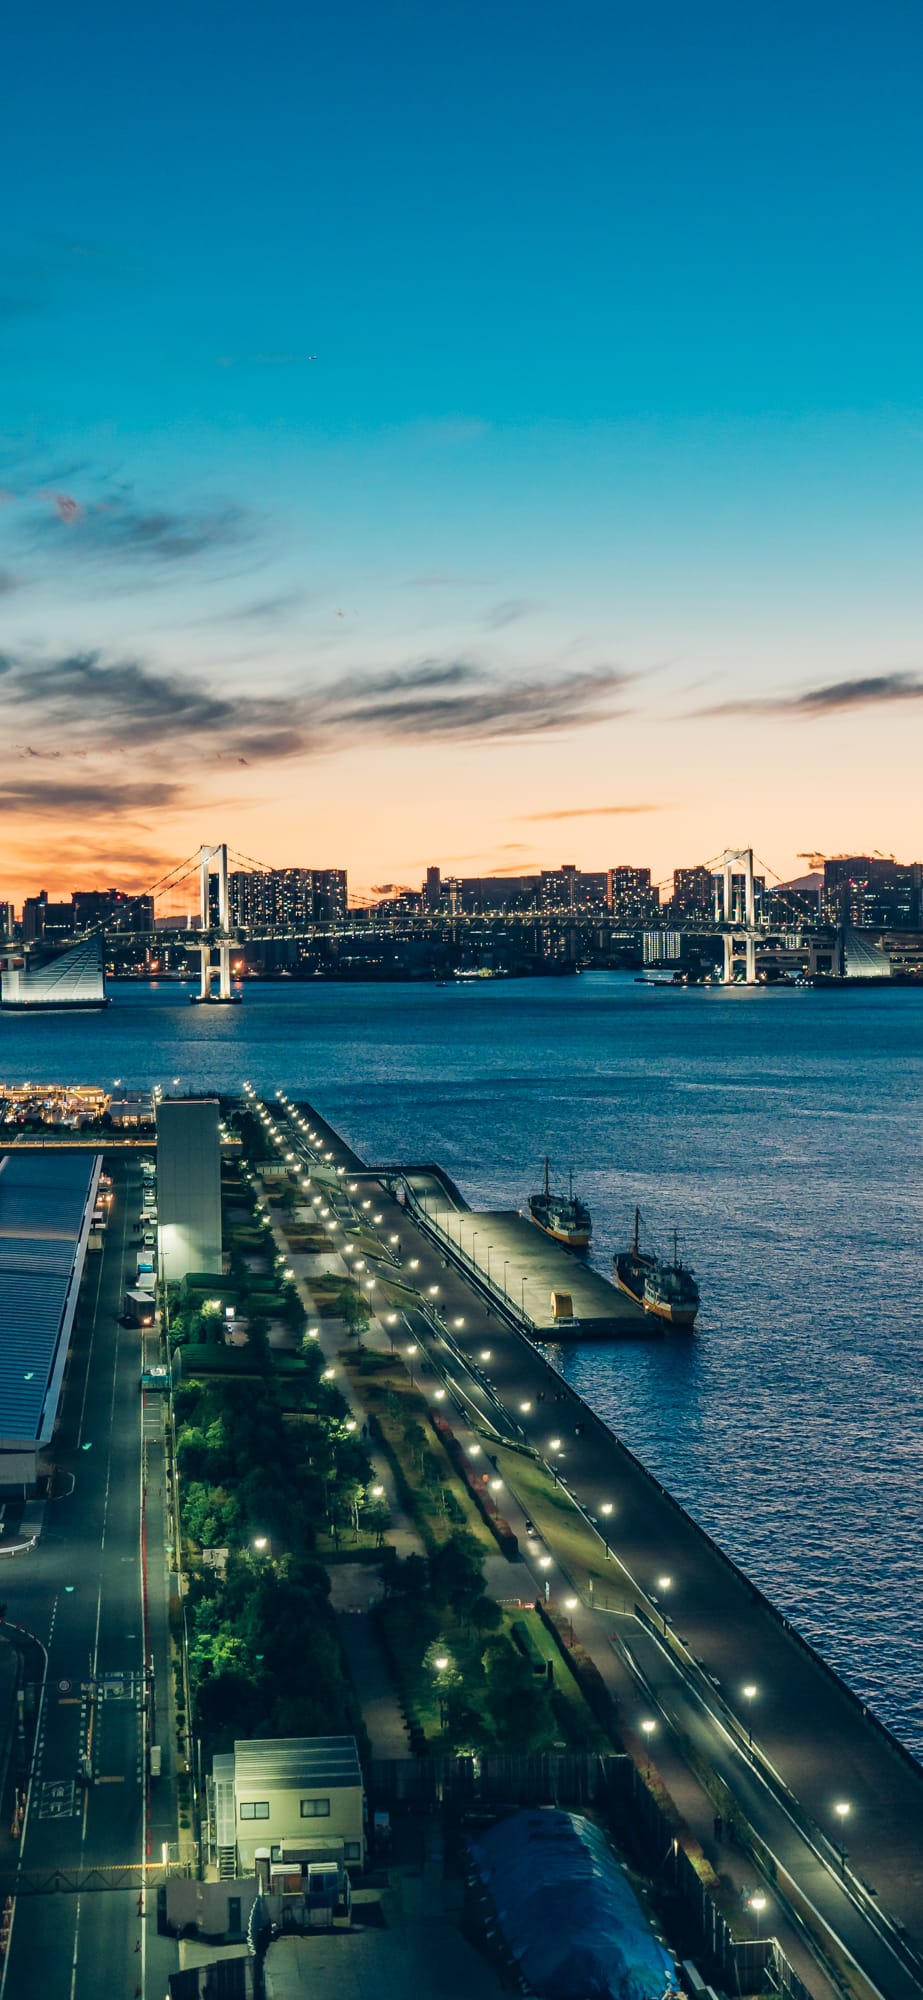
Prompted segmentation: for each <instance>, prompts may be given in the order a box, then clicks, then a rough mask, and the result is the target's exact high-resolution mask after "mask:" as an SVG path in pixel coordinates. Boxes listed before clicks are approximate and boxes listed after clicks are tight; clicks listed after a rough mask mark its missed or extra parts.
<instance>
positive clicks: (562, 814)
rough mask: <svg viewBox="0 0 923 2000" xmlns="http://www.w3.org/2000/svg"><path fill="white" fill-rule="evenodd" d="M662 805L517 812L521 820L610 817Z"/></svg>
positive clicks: (654, 809) (656, 809) (657, 808)
mask: <svg viewBox="0 0 923 2000" xmlns="http://www.w3.org/2000/svg"><path fill="white" fill-rule="evenodd" d="M663 810H664V808H663V806H655V805H639V806H562V807H561V808H560V809H559V810H558V811H557V812H539V813H519V814H518V817H519V818H520V819H523V820H546V819H611V818H619V819H620V818H621V817H622V815H623V814H625V813H657V812H663Z"/></svg>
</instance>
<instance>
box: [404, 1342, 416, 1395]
mask: <svg viewBox="0 0 923 2000" xmlns="http://www.w3.org/2000/svg"><path fill="white" fill-rule="evenodd" d="M416 1351H417V1344H416V1341H415V1340H412V1341H411V1343H410V1346H409V1347H406V1348H405V1349H404V1352H405V1354H406V1356H407V1368H408V1373H409V1375H410V1386H411V1388H413V1357H414V1355H415V1354H416Z"/></svg>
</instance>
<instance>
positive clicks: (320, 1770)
mask: <svg viewBox="0 0 923 2000" xmlns="http://www.w3.org/2000/svg"><path fill="white" fill-rule="evenodd" d="M234 1759H235V1766H236V1769H235V1784H236V1789H237V1791H238V1793H240V1792H242V1791H250V1790H252V1789H253V1787H254V1786H255V1785H265V1784H269V1785H270V1786H272V1787H273V1788H275V1789H277V1790H279V1791H297V1790H298V1789H299V1787H306V1788H307V1789H308V1790H312V1789H314V1788H316V1787H317V1786H318V1785H325V1786H332V1787H334V1788H336V1787H337V1786H339V1785H361V1783H362V1771H361V1767H360V1764H359V1752H358V1750H357V1748H356V1739H355V1737H354V1736H280V1737H255V1738H253V1739H248V1740H246V1741H243V1742H240V1743H235V1745H234Z"/></svg>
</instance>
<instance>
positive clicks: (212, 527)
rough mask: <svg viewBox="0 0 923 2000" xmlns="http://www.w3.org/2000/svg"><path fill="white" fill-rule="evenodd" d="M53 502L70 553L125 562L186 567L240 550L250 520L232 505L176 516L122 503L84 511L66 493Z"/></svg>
mask: <svg viewBox="0 0 923 2000" xmlns="http://www.w3.org/2000/svg"><path fill="white" fill-rule="evenodd" d="M51 499H52V506H53V508H54V511H55V514H56V515H57V519H58V521H59V522H60V524H61V525H62V526H63V527H65V528H67V529H68V530H69V541H70V546H71V547H72V548H73V549H74V550H76V551H79V552H80V553H82V554H86V553H88V552H89V553H90V554H93V555H96V556H113V557H116V558H120V559H122V560H124V561H127V562H141V563H184V562H189V561H190V560H191V559H193V558H195V557H197V556H205V555H210V554H212V553H213V552H215V551H219V552H221V551H224V550H225V549H232V548H239V547H240V545H241V543H242V542H244V541H247V540H249V538H250V535H251V533H252V526H251V522H250V518H249V516H248V515H247V513H246V511H245V510H244V508H242V507H238V506H236V505H229V506H224V507H218V508H214V509H212V510H211V511H208V510H204V511H203V510H199V511H196V510H194V509H193V510H190V511H187V512H180V511H178V510H171V509H169V508H161V509H157V508H152V509H148V510H145V509H142V508H139V507H136V506H133V505H130V504H126V503H123V502H121V501H102V502H98V503H90V504H88V505H85V506H84V505H81V504H80V502H79V501H77V500H76V499H74V498H73V496H72V495H70V494H65V493H55V494H53V495H52V496H51ZM52 525H54V524H52Z"/></svg>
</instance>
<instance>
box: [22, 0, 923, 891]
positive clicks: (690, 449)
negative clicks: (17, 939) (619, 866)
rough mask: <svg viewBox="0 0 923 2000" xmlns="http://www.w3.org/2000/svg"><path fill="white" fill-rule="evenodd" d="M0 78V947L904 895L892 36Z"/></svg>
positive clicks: (61, 31) (904, 536)
mask: <svg viewBox="0 0 923 2000" xmlns="http://www.w3.org/2000/svg"><path fill="white" fill-rule="evenodd" d="M9 48H10V61H11V65H12V67H13V70H14V72H15V74H16V75H17V77H18V80H19V83H18V90H17V95H16V101H15V102H14V103H12V104H11V105H10V107H9V115H8V119H7V121H6V129H5V133H4V137H3V140H2V142H0V143H2V145H3V146H4V147H5V149H6V152H7V178H8V181H9V182H10V183H11V184H12V182H13V180H14V179H15V183H16V186H17V190H18V199H17V207H16V216H15V220H13V221H11V222H9V223H8V225H7V227H6V229H5V232H4V253H5V254H4V264H5V274H4V285H3V297H2V300H0V353H2V364H3V369H4V380H5V391H6V393H5V410H6V418H5V434H4V437H3V440H2V456H0V488H2V492H0V503H2V504H0V607H2V614H3V615H2V638H0V655H2V673H0V717H2V722H3V727H4V731H5V739H6V742H7V745H8V755H7V759H6V767H5V773H4V779H3V782H2V786H0V803H2V808H3V814H4V823H5V833H6V838H5V841H4V852H3V879H2V881H0V894H2V895H3V897H5V898H7V899H15V900H18V899H21V897H22V896H23V895H24V894H28V893H30V892H32V891H33V890H34V888H35V886H36V885H37V884H38V883H43V884H44V885H45V886H47V888H48V890H49V892H50V893H51V894H59V893H62V892H64V891H65V890H66V891H68V892H69V890H70V889H71V888H73V887H76V888H89V887H91V886H93V885H94V884H95V883H97V882H99V881H103V880H104V881H112V882H115V883H117V884H118V885H120V886H122V887H123V888H125V889H127V890H134V891H143V890H144V889H146V888H147V887H149V886H150V884H151V882H152V881H153V880H154V879H155V878H156V877H157V875H158V874H159V873H160V872H162V867H163V865H164V864H167V865H168V864H169V863H170V861H172V860H173V859H174V858H176V857H178V856H181V855H183V854H185V853H188V852H189V851H190V850H191V849H193V848H194V847H197V846H198V844H199V843H200V842H201V841H202V840H206V841H208V840H212V839H216V838H220V837H221V834H222V830H223V828H224V827H226V825H227V824H228V823H230V822H233V824H234V826H235V828H237V829H239V831H238V833H237V835H236V837H237V838H239V839H240V842H241V845H242V846H243V847H244V848H246V849H247V850H248V851H249V852H251V853H254V854H257V855H259V856H261V857H263V858H264V859H265V860H266V861H267V862H268V863H270V864H273V865H277V866H282V865H285V864H286V862H287V861H288V859H289V858H290V854H291V852H292V850H293V849H294V850H295V851H297V852H305V853H307V852H310V854H311V855H312V857H313V858H314V860H315V861H316V863H317V865H318V866H321V867H333V866H345V867H346V868H347V869H348V871H349V876H350V883H351V886H353V887H354V889H355V891H356V893H357V894H359V895H362V894H364V893H366V892H371V891H372V890H373V889H375V888H377V887H380V886H381V885H384V884H386V883H391V884H396V885H399V886H404V885H409V886H414V885H415V883H416V882H417V881H418V880H419V879H420V877H421V875H422V873H423V872H424V871H425V868H426V867H427V865H429V864H436V865H439V866H440V867H441V868H442V870H443V872H444V873H445V874H465V873H469V872H471V873H483V874H487V873H491V872H494V873H502V872H504V871H509V872H510V873H517V874H518V873H532V872H535V871H536V870H539V869H541V868H548V867H556V866H558V865H560V859H561V856H562V855H564V856H566V857H567V859H569V860H572V861H574V862H575V863H576V865H577V866H578V867H580V868H584V869H586V868H591V867H593V866H594V864H595V863H596V861H597V858H598V856H599V854H600V851H601V850H606V851H608V853H610V854H613V853H614V850H615V847H616V840H615V836H617V849H618V853H619V856H620V858H621V859H622V861H624V863H625V864H626V865H650V866H651V868H652V870H653V873H654V877H655V879H665V878H666V876H667V875H668V874H669V872H670V870H671V869H672V867H673V866H674V864H676V863H677V862H679V863H681V864H682V865H690V866H691V865H694V864H695V863H696V862H699V861H704V860H707V859H708V858H709V857H710V856H712V855H714V854H717V853H720V852H721V851H722V850H723V849H724V847H725V846H727V845H728V844H733V845H739V846H745V845H750V844H752V845H753V847H754V848H755V850H756V851H757V853H758V854H760V855H761V856H762V857H763V858H764V860H765V862H766V864H767V865H768V867H769V868H770V869H771V870H772V871H773V872H774V873H777V874H778V875H779V876H780V877H781V878H782V879H789V878H791V877H794V876H797V875H798V874H799V873H801V872H803V871H804V867H805V865H806V864H805V863H804V862H803V861H802V860H800V859H799V850H817V851H824V852H827V853H862V852H864V851H867V850H868V848H869V846H870V845H871V834H870V829H872V828H873V827H874V830H875V844H876V845H880V846H881V847H882V848H883V849H885V850H892V851H893V852H894V853H895V854H898V855H901V854H903V855H907V856H908V857H912V856H913V855H914V854H915V853H916V852H917V851H918V850H919V839H918V835H917V832H916V819H915V792H916V789H917V763H918V754H919V753H918V721H919V704H920V702H921V700H923V671H921V668H920V664H919V636H918V635H919V623H920V610H921V586H920V579H919V561H918V547H917V544H918V532H917V518H918V513H919V498H920V465H921V459H920V430H919V414H918V412H919V335H918V326H919V314H920V273H919V268H918V263H917V262H916V261H915V260H914V259H913V258H912V257H911V256H910V255H909V254H908V250H907V245H908V244H909V243H912V242H914V241H915V240H916V234H917V219H916V217H917V190H918V187H919V184H920V167H921V160H920V145H921V142H920V134H919V130H918V122H917V113H916V102H915V95H916V93H915V78H916V75H917V73H918V65H919V54H920V30H919V23H918V21H917V20H916V19H915V18H914V17H913V16H912V15H911V14H910V12H909V11H908V10H907V9H906V8H904V7H902V6H899V5H897V4H895V5H892V6H891V7H890V8H888V9H886V10H885V14H884V15H882V14H881V12H880V10H876V12H875V13H874V14H873V12H872V10H871V8H870V7H868V6H865V5H855V6H852V7H850V8H848V9H846V10H845V11H844V10H843V9H834V8H833V7H832V5H828V4H826V0H824V4H821V5H819V6H818V7H816V8H815V9H813V10H812V11H811V14H810V17H809V18H808V19H805V16H804V11H803V9H796V8H795V6H794V5H793V4H790V3H789V4H783V5H782V6H781V7H777V8H776V9H774V10H773V13H772V17H771V19H770V18H769V16H768V15H767V16H765V17H764V16H761V15H759V14H756V15H754V14H752V13H751V14H749V15H747V16H746V17H743V16H741V14H740V11H739V10H738V9H735V8H732V7H731V6H730V4H727V0H712V4H710V5H707V6H706V7H705V8H704V9H703V10H699V11H698V13H697V14H696V17H695V20H694V21H693V20H692V19H691V18H690V17H689V15H688V11H687V10H684V9H682V8H680V7H679V5H678V4H676V0H664V4H663V5H661V6H660V7H658V8H657V9H655V10H653V11H651V12H649V13H648V14H647V15H646V16H644V18H639V17H637V15H636V14H633V13H629V11H628V10H627V9H616V10H615V11H613V10H611V9H606V8H603V7H602V6H597V5H587V6H585V7H584V8H583V9H581V10H578V14H577V16H576V17H570V18H569V20H568V22H567V24H566V26H563V25H562V24H560V23H559V22H558V21H557V19H556V18H555V17H554V16H553V15H552V14H551V13H550V12H541V11H540V12H539V13H538V14H536V13H535V11H534V10H531V11H529V12H528V13H527V12H526V10H525V9H524V8H521V7H518V6H514V7H512V8H510V9H507V10H505V11H504V14H503V17H502V19H498V18H497V17H496V12H495V10H488V9H487V8H486V7H485V6H483V5H481V6H477V5H476V6H475V7H473V8H471V9H469V10H468V11H467V13H466V16H465V22H464V31H463V33H458V32H456V29H455V27H454V26H453V24H452V23H450V22H448V21H446V20H442V19H438V18H434V17H433V15H432V12H431V10H425V9H424V8H422V7H421V6H419V5H415V4H412V0H410V3H409V4H406V5H404V6H403V7H401V8H399V9H398V11H397V13H396V14H393V15H392V16H391V17H389V19H388V21H387V23H386V22H384V21H383V20H382V19H380V18H379V17H376V16H374V15H372V14H371V12H370V10H368V9H367V8H365V7H363V6H362V5H353V6H352V7H347V8H346V9H345V10H341V11H340V12H339V13H338V15H337V18H336V19H330V18H324V19H322V20H314V19H311V20H310V21H309V20H308V19H307V17H302V16H301V15H300V14H299V13H298V12H297V11H296V10H293V9H290V8H288V7H286V6H275V7H272V6H271V7H270V8H269V10H268V11H267V12H266V13H265V14H264V15H263V16H262V17H261V20H260V28H259V36H258V37H257V36H256V35H255V34H254V32H253V26H252V20H251V17H250V15H249V12H248V10H246V9H244V8H242V7H240V6H239V5H237V6H235V5H231V6H230V7H228V8H225V9H222V10H221V13H220V14H219V13H218V11H217V10H216V9H212V8H210V7H205V8H203V9H201V10H197V12H196V15H195V17H194V19H192V20H186V19H185V18H184V19H183V20H182V22H181V19H180V16H179V14H178V12H176V11H172V10H170V9H168V10H167V11H166V13H162V14H161V15H160V16H159V17H158V23H157V27H156V30H155V29H154V28H153V27H152V26H151V25H150V24H149V23H146V22H144V21H142V20H128V19H126V18H125V17H124V15H123V14H122V13H121V12H120V11H119V10H116V9H115V8H114V6H112V5H111V4H110V0H100V4H99V5H97V7H96V8H95V9H94V10H93V12H92V16H91V19H90V20H89V22H88V21H87V20H86V19H83V18H81V19H80V20H79V21H78V20H77V19H75V18H74V17H73V16H72V15H71V14H70V13H69V12H68V10H66V9H64V8H63V7H62V6H61V5H60V4H59V0H54V4H53V5H52V8H51V12H50V16H46V17H43V22H42V25H41V28H40V27H39V25H38V24H37V23H35V22H33V21H30V20H29V19H27V18H25V17H23V18H20V19H18V20H17V21H16V22H14V23H12V24H11V26H10V30H9ZM75 75H77V76H79V79H80V90H79V93H75V91H74V77H75ZM139 78H143V88H139V82H138V79H139ZM36 102H39V103H41V104H42V106H43V112H44V116H43V120H42V121H40V123H38V122H37V121H36V120H35V118H34V111H33V107H34V104H35V103H36ZM40 128H41V129H40ZM47 130H52V131H54V133H55V135H56V138H55V144H54V146H53V147H49V146H48V145H47V142H46V139H45V137H44V132H45V131H47ZM88 133H92V143H88V141H87V134H88ZM859 134H861V143H860V139H859V136H858V135H859ZM62 160H66V161H67V171H66V173H65V172H62V168H61V161H62ZM610 836H612V837H611V838H610Z"/></svg>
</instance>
